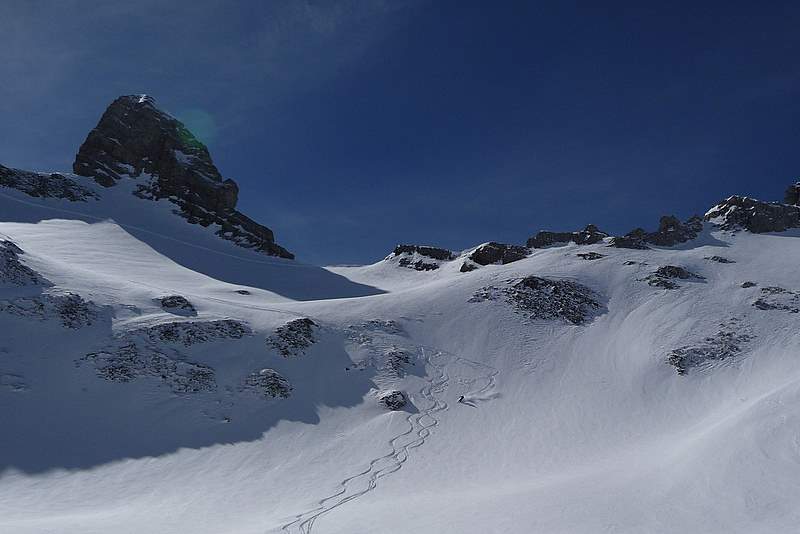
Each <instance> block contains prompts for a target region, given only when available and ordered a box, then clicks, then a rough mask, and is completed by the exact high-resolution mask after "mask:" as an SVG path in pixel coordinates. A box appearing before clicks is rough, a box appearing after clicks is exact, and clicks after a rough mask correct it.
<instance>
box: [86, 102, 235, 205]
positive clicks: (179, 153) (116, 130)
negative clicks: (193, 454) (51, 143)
mask: <svg viewBox="0 0 800 534" xmlns="http://www.w3.org/2000/svg"><path fill="white" fill-rule="evenodd" d="M73 170H74V172H75V174H79V175H81V176H89V177H92V178H94V179H95V180H96V181H97V183H99V184H101V185H103V186H106V187H110V186H112V185H114V184H115V183H116V182H117V181H118V180H119V179H120V178H122V177H123V176H131V177H138V176H140V175H141V174H142V173H145V174H150V175H152V176H154V177H156V178H157V182H156V183H155V184H154V185H155V186H156V187H157V190H156V191H154V193H155V194H156V195H157V196H163V197H169V196H172V195H174V196H177V197H180V198H184V199H185V200H187V201H191V202H192V203H194V204H198V205H200V206H202V207H204V208H206V209H210V210H215V211H219V210H225V209H233V208H234V207H235V206H236V201H237V199H238V194H239V188H238V186H237V185H236V183H235V182H234V181H233V180H224V179H223V178H222V175H221V174H220V172H219V170H218V169H217V167H216V166H215V165H214V163H213V162H212V161H211V155H210V154H209V153H208V149H207V148H206V146H205V145H204V144H203V143H201V142H200V141H199V140H197V138H196V137H195V136H194V135H192V133H191V132H190V131H189V130H188V129H187V128H186V127H185V126H184V125H183V123H181V122H180V121H179V120H178V119H176V118H175V117H173V116H172V115H169V114H168V113H165V112H164V111H161V110H160V109H158V108H157V107H156V105H155V100H154V99H153V98H151V97H149V96H147V95H129V96H121V97H119V98H117V99H116V100H114V102H112V103H111V105H110V106H108V109H106V111H105V113H103V116H102V117H101V118H100V122H99V123H98V124H97V126H96V127H95V128H94V129H93V130H92V131H91V132H89V135H88V137H87V138H86V141H84V143H83V145H81V148H80V150H79V151H78V155H77V156H76V157H75V163H74V164H73Z"/></svg>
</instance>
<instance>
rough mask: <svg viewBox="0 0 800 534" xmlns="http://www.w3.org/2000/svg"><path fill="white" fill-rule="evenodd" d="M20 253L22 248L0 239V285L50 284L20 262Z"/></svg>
mask: <svg viewBox="0 0 800 534" xmlns="http://www.w3.org/2000/svg"><path fill="white" fill-rule="evenodd" d="M22 254H24V252H23V251H22V249H21V248H19V247H18V246H17V245H16V244H14V243H13V242H11V241H0V287H2V286H4V285H10V286H44V285H50V283H49V282H48V281H47V280H46V279H45V278H44V277H42V276H41V275H40V274H39V273H37V272H36V271H34V270H33V269H31V268H30V267H28V266H27V265H25V264H24V263H22V261H21V260H20V256H21V255H22Z"/></svg>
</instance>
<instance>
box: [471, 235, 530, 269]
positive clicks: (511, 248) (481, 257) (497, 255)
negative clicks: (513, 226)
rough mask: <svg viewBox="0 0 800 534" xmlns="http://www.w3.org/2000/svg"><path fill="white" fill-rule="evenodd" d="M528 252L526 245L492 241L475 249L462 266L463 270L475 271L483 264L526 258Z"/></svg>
mask: <svg viewBox="0 0 800 534" xmlns="http://www.w3.org/2000/svg"><path fill="white" fill-rule="evenodd" d="M528 253H529V251H528V249H527V248H525V247H521V246H519V245H508V244H505V243H495V242H494V241H492V242H490V243H486V244H485V245H481V246H479V247H478V248H476V249H475V250H473V251H472V252H471V253H470V255H469V256H467V259H466V261H464V264H463V265H462V266H461V272H462V273H466V272H469V271H474V270H475V269H477V268H478V267H479V266H482V265H492V264H502V265H505V264H507V263H513V262H515V261H519V260H521V259H523V258H526V257H527V256H528Z"/></svg>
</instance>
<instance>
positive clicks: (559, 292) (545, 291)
mask: <svg viewBox="0 0 800 534" xmlns="http://www.w3.org/2000/svg"><path fill="white" fill-rule="evenodd" d="M499 298H504V299H505V300H506V302H508V303H509V304H511V305H512V306H514V309H515V310H516V311H518V312H519V313H522V314H523V315H525V316H527V317H529V318H530V319H537V320H545V321H548V320H554V319H561V320H563V321H566V322H568V323H571V324H576V325H578V324H583V323H585V322H586V321H587V320H588V319H589V318H590V317H592V316H593V315H594V314H596V313H597V312H599V311H600V310H602V309H603V305H602V304H601V303H600V301H599V297H598V295H597V294H596V293H595V292H594V291H592V290H591V289H589V288H588V287H586V286H584V285H581V284H579V283H577V282H573V281H571V280H550V279H547V278H541V277H538V276H528V277H526V278H523V279H522V280H516V281H513V280H512V281H510V282H508V285H507V286H506V287H501V288H498V287H496V286H487V287H484V288H481V289H480V290H479V291H477V292H476V293H475V294H474V295H473V296H472V298H471V299H470V300H469V301H470V302H483V301H487V300H497V299H499Z"/></svg>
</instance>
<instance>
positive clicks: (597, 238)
mask: <svg viewBox="0 0 800 534" xmlns="http://www.w3.org/2000/svg"><path fill="white" fill-rule="evenodd" d="M607 237H608V234H607V233H605V232H602V231H600V230H599V229H598V228H597V226H595V225H593V224H590V225H588V226H587V227H586V228H584V229H583V230H581V231H579V232H548V231H541V232H538V233H537V234H536V235H535V236H533V237H531V238H529V239H528V241H527V243H526V244H527V246H528V248H545V247H549V246H552V245H557V244H561V243H570V242H572V243H575V244H576V245H594V244H595V243H600V242H601V241H602V240H603V239H605V238H607Z"/></svg>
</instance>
